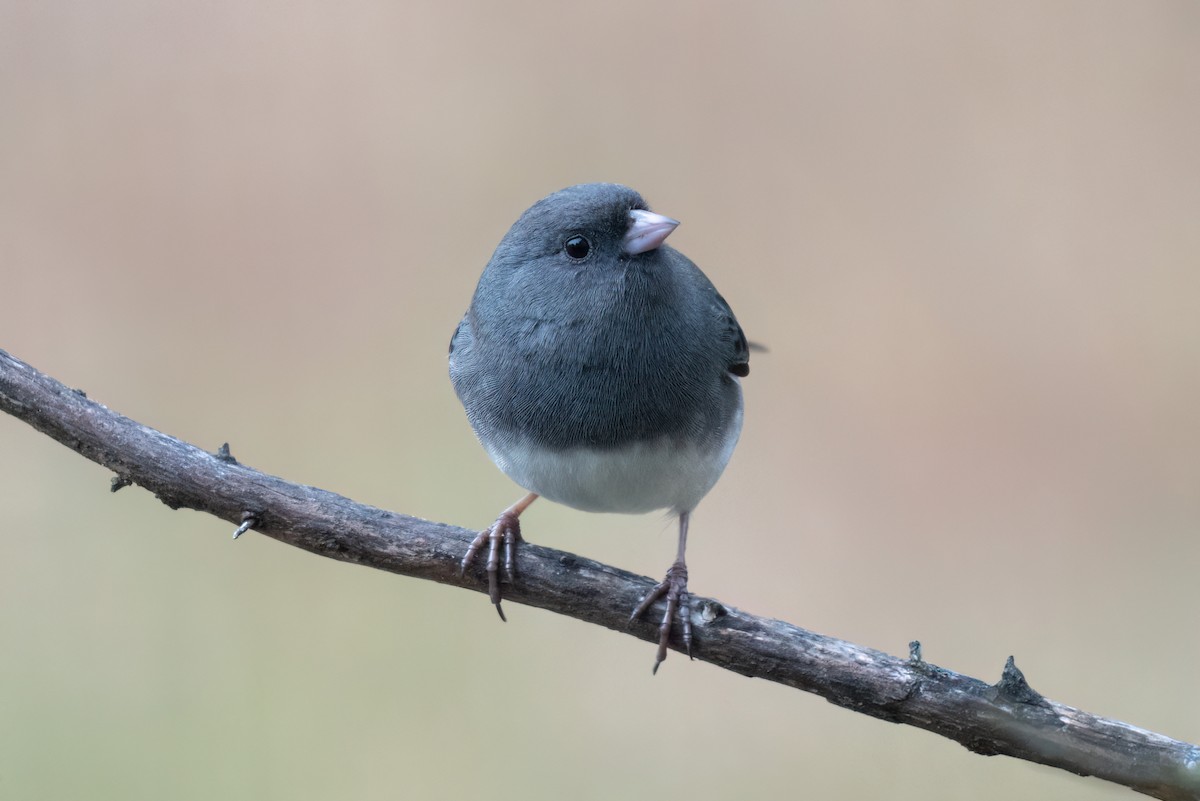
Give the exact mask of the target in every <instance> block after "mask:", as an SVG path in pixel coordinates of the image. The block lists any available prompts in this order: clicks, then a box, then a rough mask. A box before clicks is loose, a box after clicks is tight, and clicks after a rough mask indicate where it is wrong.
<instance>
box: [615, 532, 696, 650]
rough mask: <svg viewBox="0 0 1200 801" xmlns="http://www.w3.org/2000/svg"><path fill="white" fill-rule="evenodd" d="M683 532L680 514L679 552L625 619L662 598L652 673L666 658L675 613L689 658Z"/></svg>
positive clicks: (689, 633)
mask: <svg viewBox="0 0 1200 801" xmlns="http://www.w3.org/2000/svg"><path fill="white" fill-rule="evenodd" d="M687 532H688V513H687V512H681V513H680V515H679V551H678V553H676V555H675V563H674V564H673V565H671V567H670V568H669V569H668V570H667V576H666V578H664V579H663V580H662V582H661V583H659V584H657V585H656V586H655V587H654V589H652V590H650V592H649V593H648V594H647V595H646V597H645V598H643V599H642V602H641V603H640V604H638V605H637V608H636V609H634V610H633V614H632V615H630V617H629V620H630V622H632V621H634V620H637V619H638V618H639V617H641V616H642V615H643V614H645V613H646V610H647V609H649V608H650V607H651V606H653V605H654V602H655V601H657V600H658V599H659V598H662V597H663V596H666V599H667V611H666V612H665V613H664V614H663V619H662V623H661V624H660V625H659V627H658V654H657V655H656V656H655V658H654V670H653V672H654V673H658V666H659V665H661V664H662V663H663V660H665V659H666V658H667V646H668V645H669V644H670V641H671V621H672V619H674V617H675V616H676V614H677V613H678V615H679V625H680V629H682V633H683V648H684V650H685V651H687V655H688V659H691V658H692V615H691V612H692V610H691V607H690V605H689V603H688V601H689V597H688V591H687V580H688V572H687V562H686V561H684V558H683V555H684V551H686V550H687Z"/></svg>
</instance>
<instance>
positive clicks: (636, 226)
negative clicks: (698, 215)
mask: <svg viewBox="0 0 1200 801" xmlns="http://www.w3.org/2000/svg"><path fill="white" fill-rule="evenodd" d="M678 226H679V220H672V219H671V218H670V217H664V216H663V215H661V214H655V213H654V212H652V211H644V210H642V209H634V210H632V211H631V212H629V230H628V231H626V232H625V238H624V239H623V240H621V250H622V251H623V252H624V253H625V255H627V256H636V255H637V254H638V253H645V252H646V251H648V250H654V249H655V248H656V247H658V246H659V245H661V244H662V243H663V241H664V240H665V239H666V238H667V237H668V236H670V235H671V232H672V231H674V230H675V229H676V228H677V227H678Z"/></svg>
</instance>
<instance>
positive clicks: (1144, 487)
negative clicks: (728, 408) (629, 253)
mask: <svg viewBox="0 0 1200 801" xmlns="http://www.w3.org/2000/svg"><path fill="white" fill-rule="evenodd" d="M1198 41H1200V5H1197V4H1196V3H1194V2H1191V1H1190V0H1181V1H1180V2H1140V3H1132V2H1091V1H1088V2H1058V3H1052V4H1046V3H1036V2H1031V3H1011V2H994V3H974V4H963V3H956V2H946V3H895V4H892V3H878V4H876V3H868V4H863V3H853V4H846V3H839V2H809V3H782V2H781V3H765V2H764V3H756V4H740V5H735V4H732V3H730V4H707V5H703V4H702V5H694V4H691V3H677V4H666V5H658V4H647V3H621V2H606V3H592V4H588V5H586V6H585V5H578V6H576V7H574V8H573V9H572V10H569V11H567V10H564V9H563V8H562V7H560V5H559V4H549V3H545V4H543V3H516V4H513V3H505V4H492V3H478V4H475V5H465V6H462V5H460V6H456V5H453V4H441V3H426V4H408V3H401V2H397V1H395V0H386V1H385V0H379V1H378V2H373V1H372V0H361V1H360V2H350V3H338V4H334V3H281V2H275V3H269V2H268V3H242V2H230V1H228V0H220V1H218V2H211V1H209V0H206V1H205V2H198V1H197V2H191V1H190V0H189V2H179V3H154V2H135V1H134V0H119V1H118V2H108V3H96V2H92V1H91V0H87V1H86V2H64V0H50V2H46V3H23V2H12V1H11V0H10V2H6V3H3V4H2V5H0V109H2V110H0V276H2V277H3V283H2V286H0V292H2V295H0V347H3V348H5V349H9V350H11V352H12V353H14V354H15V355H17V356H19V357H21V358H23V359H26V360H28V361H30V362H31V363H33V364H34V365H35V366H37V367H39V368H40V369H42V370H45V371H47V372H49V373H51V374H53V375H55V376H57V377H59V378H60V379H62V380H64V381H66V382H67V383H69V384H70V385H72V386H78V387H81V388H83V389H85V390H87V391H88V393H89V394H90V395H91V396H92V397H94V398H96V399H98V400H100V401H101V402H103V403H106V404H108V405H110V406H111V407H113V408H115V409H117V410H119V411H121V412H123V413H125V414H128V415H130V416H132V417H134V418H136V419H138V420H141V421H143V422H145V423H147V424H149V425H152V426H156V427H158V428H160V429H162V430H164V431H167V432H170V433H172V434H175V435H177V436H180V437H182V438H185V439H187V440H189V441H192V442H195V443H197V444H199V445H202V446H204V447H207V448H209V449H215V448H216V447H217V446H218V445H220V444H221V443H222V442H224V441H226V440H228V441H229V442H231V443H232V446H233V452H234V454H235V455H236V456H238V457H239V458H241V459H242V460H244V461H245V462H247V463H249V464H252V465H254V466H256V467H259V468H262V469H265V470H268V471H271V472H275V473H278V474H280V475H283V476H286V477H288V478H291V479H294V480H298V481H302V482H307V483H311V484H316V485H319V486H323V487H326V488H329V489H332V490H335V491H338V492H341V493H344V494H346V495H349V496H351V497H354V498H356V499H358V500H361V501H365V502H369V503H372V504H376V505H379V506H384V507H387V508H391V509H397V510H402V511H406V512H410V513H413V514H417V515H421V516H424V517H429V518H433V519H438V520H445V521H449V522H453V523H458V524H461V525H465V526H471V527H477V526H482V525H484V524H485V523H487V522H489V521H490V520H491V519H492V517H493V516H494V515H495V513H496V512H497V511H498V510H499V509H500V508H501V507H502V506H503V505H504V504H506V503H508V502H509V501H511V500H512V499H513V498H514V497H515V496H516V493H517V491H516V489H515V488H514V487H513V486H512V485H511V484H510V483H509V482H508V480H507V479H506V478H504V476H503V475H501V474H500V473H499V472H498V471H497V470H496V469H495V468H493V467H492V466H491V464H490V463H489V462H488V461H487V459H486V456H485V455H484V454H483V452H482V450H481V449H480V448H479V447H478V446H477V445H476V443H475V442H474V440H473V438H472V436H471V434H470V431H469V429H468V427H467V425H466V422H465V419H464V417H463V415H462V413H461V410H460V409H459V407H458V405H457V403H456V401H455V398H454V395H453V392H452V390H451V387H450V384H449V381H448V380H447V378H446V370H445V353H446V344H447V342H448V339H449V336H450V332H451V331H452V329H453V327H454V325H455V323H456V321H457V319H458V317H459V316H460V315H461V314H462V311H463V309H464V308H465V306H466V303H467V300H468V298H469V296H470V293H471V291H472V289H473V287H474V284H475V281H476V279H477V277H478V274H479V271H480V270H481V269H482V267H483V265H484V264H485V262H486V261H487V258H488V256H489V255H490V253H491V250H492V248H493V247H494V246H495V244H496V242H497V241H498V240H499V238H500V236H501V235H502V234H503V232H504V231H505V230H506V228H507V227H508V225H509V224H510V223H511V222H512V221H513V220H514V219H515V218H516V216H517V215H518V214H519V213H520V212H521V211H522V210H523V209H524V208H525V207H526V206H528V205H529V204H530V203H531V202H533V201H534V200H536V199H537V198H539V197H541V196H542V195H545V194H547V193H549V192H550V191H553V190H555V189H558V188H560V187H562V186H565V185H568V184H571V183H575V182H579V181H585V180H611V181H620V182H625V183H629V184H631V185H633V186H635V187H636V188H638V189H640V190H641V191H642V192H643V193H644V194H645V195H646V196H647V197H648V198H649V200H650V201H651V203H652V204H653V205H654V206H655V208H657V209H658V210H660V211H662V212H664V213H667V214H670V215H672V216H675V217H677V218H679V219H681V220H683V223H684V224H683V226H682V227H681V228H680V229H679V230H678V231H677V232H676V233H675V234H674V236H673V237H672V242H673V243H674V244H675V245H677V246H678V247H680V248H681V249H682V250H683V251H684V252H686V253H687V254H689V255H690V256H691V257H692V258H693V259H694V260H696V261H697V262H698V263H699V264H700V265H701V266H702V267H703V268H704V269H705V270H706V271H707V272H708V273H709V275H710V276H711V277H712V278H713V280H714V282H715V283H716V284H717V286H718V287H719V288H720V289H721V290H722V292H723V293H724V294H725V295H726V297H727V298H728V299H729V301H730V303H731V304H732V305H733V307H734V308H735V309H736V310H737V313H738V315H739V317H740V318H741V321H742V323H743V325H744V327H745V329H746V331H747V332H748V333H749V335H750V336H751V337H752V338H753V339H756V340H759V341H761V342H764V343H767V344H768V345H769V346H770V349H771V350H770V353H769V354H765V355H756V357H755V359H754V369H753V372H752V374H751V376H750V378H749V379H748V380H747V381H746V382H745V389H746V396H747V415H746V421H747V422H746V428H745V433H744V435H743V440H742V444H741V446H740V448H739V450H738V452H737V454H736V456H735V458H734V460H733V462H732V464H731V466H730V468H729V470H728V472H727V473H726V476H725V478H724V479H723V480H722V482H721V483H720V484H719V485H718V486H717V488H716V490H714V492H713V493H712V494H711V495H710V496H709V497H708V498H707V499H706V501H705V503H704V504H703V505H702V506H701V507H700V510H699V512H698V514H697V516H696V519H695V523H694V525H693V529H692V531H693V538H692V545H691V551H690V562H691V568H692V582H693V588H694V589H695V590H696V591H697V592H700V593H703V594H710V595H715V596H717V597H719V598H721V599H723V600H725V601H727V602H729V603H732V604H734V605H737V606H740V607H742V608H745V609H748V610H751V611H754V612H757V613H760V614H765V615H770V616H776V617H781V618H784V619H787V620H790V621H794V622H796V623H798V624H801V625H804V626H807V627H810V628H813V629H815V630H817V631H821V632H825V633H829V634H834V635H837V636H840V637H844V638H847V639H850V640H853V641H855V642H859V643H863V644H866V645H870V646H873V647H876V648H880V649H883V650H887V651H890V652H893V653H904V652H905V651H906V648H907V644H908V642H909V640H911V639H914V638H919V639H921V640H922V641H923V642H924V643H925V653H926V655H927V657H928V658H929V659H930V660H932V661H934V662H937V663H939V664H942V665H944V666H946V667H949V668H952V669H954V670H958V671H962V672H965V673H968V674H972V675H976V676H980V677H983V678H986V679H988V680H994V679H996V678H997V677H998V676H999V672H1000V668H1001V666H1002V664H1003V662H1004V659H1005V657H1007V656H1008V655H1009V654H1016V656H1017V660H1018V664H1019V665H1020V666H1021V667H1022V668H1024V669H1025V671H1026V673H1027V675H1028V676H1029V679H1030V681H1031V683H1032V684H1033V686H1034V687H1035V688H1036V689H1038V690H1040V691H1042V692H1044V693H1046V694H1047V695H1049V696H1051V697H1053V698H1055V699H1058V700H1061V701H1063V702H1066V703H1070V704H1072V705H1076V706H1079V707H1082V708H1085V709H1087V710H1089V711H1092V712H1095V713H1098V714H1103V715H1109V716H1113V717H1116V718H1119V719H1123V720H1127V721H1129V722H1132V723H1135V724H1137V725H1141V726H1144V727H1147V728H1150V729H1153V730H1157V731H1161V732H1163V733H1165V734H1169V735H1171V736H1174V737H1178V738H1182V739H1185V740H1191V741H1197V740H1200V691H1198V690H1197V687H1196V681H1195V677H1196V675H1197V670H1198V669H1200V634H1198V632H1197V625H1196V623H1197V617H1196V610H1197V608H1198V606H1200V585H1198V583H1197V582H1196V580H1195V577H1196V575H1197V568H1198V567H1200V537H1198V536H1197V534H1198V529H1200V416H1198V411H1200V314H1198V313H1197V307H1198V298H1200V224H1198V220H1200V146H1198V144H1197V143H1198V142H1200V46H1197V42H1198ZM108 479H109V475H108V474H106V473H105V471H103V470H101V469H100V468H98V467H96V466H94V465H91V464H89V463H86V462H84V461H83V460H82V459H79V458H78V457H75V456H73V455H71V454H70V453H69V452H68V451H66V450H65V449H63V448H62V447H60V446H59V445H57V444H54V443H52V442H51V441H49V440H48V439H46V438H44V437H42V436H40V435H38V434H36V433H34V432H33V431H32V430H31V429H28V428H26V427H25V426H24V425H22V424H19V423H17V422H16V421H14V420H12V419H9V418H2V419H0V532H2V536H0V648H2V651H0V796H3V797H4V798H13V799H66V798H71V799H163V798H170V799H213V798H220V799H289V800H291V799H332V798H339V799H343V798H344V799H367V800H371V799H393V798H421V799H424V798H430V799H477V798H488V799H496V800H497V801H502V800H503V799H513V798H528V799H559V798H573V799H583V800H590V799H611V798H647V797H654V798H688V799H692V800H693V801H704V800H705V799H729V798H766V797H805V798H829V799H862V798H887V799H894V800H897V801H900V800H902V799H928V798H946V799H957V798H974V799H1011V798H1054V799H1085V798H1086V799H1095V798H1113V799H1117V798H1126V797H1128V794H1127V791H1124V790H1122V789H1120V788H1116V787H1111V786H1108V785H1104V784H1102V783H1099V782H1096V781H1094V780H1085V779H1080V778H1076V777H1072V776H1068V775H1065V774H1062V773H1059V772H1056V771H1051V770H1048V769H1043V768H1038V767H1033V766H1030V765H1027V764H1024V763H1020V762H1017V761H1014V760H1007V759H984V758H981V757H978V756H973V755H970V754H968V753H967V752H966V751H965V750H963V749H962V748H960V747H958V746H957V745H954V744H952V743H950V742H949V741H945V740H942V739H939V738H936V737H934V736H932V735H929V734H925V733H923V732H920V731H917V730H914V729H910V728H907V727H897V726H888V725H886V724H883V723H881V722H878V721H874V720H871V719H868V718H866V717H863V716H859V715H855V714H852V713H850V712H847V711H844V710H840V709H837V708H835V707H833V706H830V705H828V704H826V703H824V702H823V701H821V700H819V699H817V698H814V697H811V696H808V695H804V694H801V693H798V692H795V691H791V690H787V689H784V688H781V687H778V686H775V685H771V684H768V683H766V682H757V681H746V680H743V679H741V678H738V677H736V676H733V675H730V674H728V673H725V672H722V671H719V670H716V669H713V668H711V667H709V666H706V665H704V664H701V663H692V664H689V663H687V662H686V661H685V660H683V659H681V658H679V657H677V656H675V657H672V658H671V659H670V660H669V661H668V663H667V664H666V666H665V667H664V669H663V670H662V671H660V674H659V675H658V676H657V677H655V678H651V676H650V665H651V659H652V655H653V648H652V647H651V646H649V645H647V644H645V643H642V642H638V641H635V640H633V639H631V638H627V637H623V636H618V635H615V634H613V633H610V632H607V631H604V630H601V629H597V628H593V627H589V626H585V625H582V624H580V623H577V622H574V621H570V620H566V619H561V618H557V617H555V616H553V615H549V614H546V613H543V612H540V611H536V610H530V609H527V608H523V607H518V606H511V607H510V608H509V616H510V622H509V624H508V625H506V626H505V625H501V624H500V623H499V622H497V620H496V619H495V615H494V614H493V612H492V610H491V609H490V608H488V605H487V602H486V600H485V599H484V597H482V596H480V595H476V594H471V593H465V592H459V591H453V590H450V589H446V588H442V587H438V586H435V585H432V584H427V583H423V582H418V581H413V580H405V579H399V578H396V577H392V576H388V575H384V574H381V573H375V572H372V571H368V570H364V569H359V568H355V567H351V566H347V565H341V564H336V563H333V562H328V561H324V560H321V559H317V558H314V557H312V556H309V555H307V554H304V553H301V552H299V551H296V550H292V549H289V548H286V547H282V546H280V545H277V544H275V543H273V542H270V541H268V540H265V539H263V538H261V537H259V536H255V535H250V536H247V537H246V538H244V539H243V540H242V541H240V542H238V543H237V544H236V545H235V544H233V543H231V542H230V541H229V534H230V526H228V525H227V524H225V523H222V522H218V521H215V520H213V519H210V518H207V517H204V516H201V515H198V514H195V513H192V512H172V511H170V510H168V509H166V508H165V507H163V506H162V505H160V504H158V503H157V502H156V501H155V500H154V499H153V498H151V497H150V496H149V495H148V494H147V493H146V492H144V491H143V490H139V489H129V490H125V491H123V492H121V493H120V494H118V495H115V496H113V495H110V494H109V493H108ZM526 525H527V529H526V530H527V533H528V536H529V537H530V538H531V539H533V540H535V541H538V542H543V543H545V544H547V545H552V546H554V547H558V548H563V549H567V550H571V551H577V552H579V553H583V554H586V555H588V556H592V557H595V558H598V559H602V560H605V561H610V562H612V563H614V564H617V565H620V566H622V567H625V568H629V569H632V570H637V571H640V572H643V573H646V574H648V575H653V576H658V575H660V574H661V573H662V571H663V570H664V569H665V568H666V566H667V564H668V563H669V561H670V558H671V554H672V551H673V547H674V533H673V529H672V526H671V525H670V524H669V523H668V522H666V521H665V520H663V519H661V518H659V517H655V516H653V515H650V516H644V517H603V516H594V515H585V514H582V513H578V512H574V511H572V510H568V509H563V508H560V507H555V506H553V505H551V504H545V505H541V506H539V507H536V508H535V509H534V510H533V511H531V513H530V515H529V516H528V519H527V524H526Z"/></svg>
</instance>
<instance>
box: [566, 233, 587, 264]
mask: <svg viewBox="0 0 1200 801" xmlns="http://www.w3.org/2000/svg"><path fill="white" fill-rule="evenodd" d="M563 250H565V251H566V252H567V255H568V256H570V257H571V258H572V259H575V260H576V261H579V260H580V259H586V258H587V255H588V254H589V253H591V252H592V243H591V242H589V241H587V240H586V239H584V238H583V237H582V236H573V237H571V238H570V239H568V240H567V241H566V242H565V243H563Z"/></svg>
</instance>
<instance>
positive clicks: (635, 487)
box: [485, 409, 742, 514]
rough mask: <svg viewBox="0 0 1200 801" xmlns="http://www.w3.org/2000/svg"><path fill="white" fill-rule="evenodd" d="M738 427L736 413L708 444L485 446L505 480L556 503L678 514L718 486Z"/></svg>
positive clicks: (600, 509) (666, 441)
mask: <svg viewBox="0 0 1200 801" xmlns="http://www.w3.org/2000/svg"><path fill="white" fill-rule="evenodd" d="M741 428H742V414H741V409H739V410H738V413H737V415H736V417H735V418H734V419H733V420H732V421H731V422H730V425H729V427H728V429H726V431H724V432H723V436H721V437H719V438H716V439H714V441H713V442H712V443H710V444H709V445H707V446H702V445H693V444H688V443H680V442H678V441H675V440H671V439H669V438H664V439H660V440H653V441H648V442H640V443H636V444H633V445H628V446H625V447H622V448H615V449H609V450H601V451H593V450H587V449H584V448H577V449H572V450H563V451H551V450H540V449H535V448H532V447H530V446H529V445H528V443H527V442H521V443H493V446H492V447H488V446H487V445H486V444H485V447H487V449H488V452H489V454H490V455H491V457H492V460H493V461H494V462H495V463H496V464H497V465H499V467H500V469H501V470H503V471H504V472H505V473H506V474H507V475H508V477H509V478H511V479H512V480H513V481H515V482H517V483H518V484H520V485H521V486H522V487H524V488H525V489H527V490H529V491H530V492H536V493H537V494H538V495H541V496H542V497H544V498H549V499H550V500H552V501H555V502H557V503H561V504H565V505H567V506H570V507H573V508H575V509H582V510H583V511H585V512H624V513H629V514H638V513H643V512H652V511H654V510H655V509H670V510H671V511H672V512H676V513H678V512H688V511H691V510H692V509H694V508H696V505H697V504H698V503H700V499H701V498H703V497H704V496H705V495H706V494H708V491H709V490H710V489H712V487H713V485H714V484H716V483H717V479H718V478H720V477H721V473H722V472H723V471H724V470H725V465H726V464H727V463H728V462H729V457H730V456H731V455H733V448H734V446H735V445H736V444H737V440H738V435H739V433H740V432H741Z"/></svg>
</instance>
